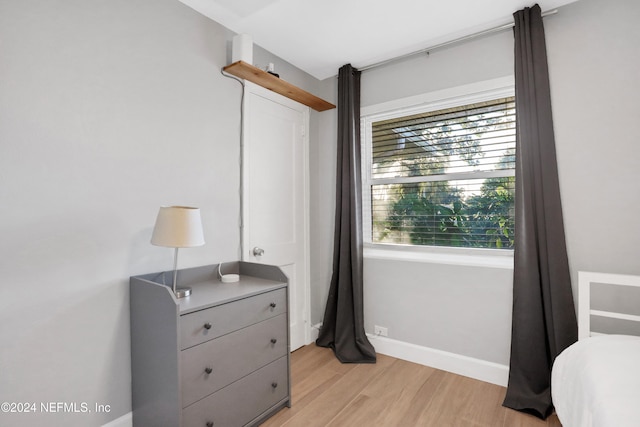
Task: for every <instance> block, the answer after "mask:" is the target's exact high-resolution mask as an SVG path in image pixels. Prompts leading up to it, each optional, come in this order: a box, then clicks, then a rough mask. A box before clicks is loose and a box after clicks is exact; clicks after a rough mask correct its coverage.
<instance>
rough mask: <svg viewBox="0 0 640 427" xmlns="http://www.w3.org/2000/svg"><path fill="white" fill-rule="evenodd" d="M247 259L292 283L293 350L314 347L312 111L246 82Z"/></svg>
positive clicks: (290, 308) (290, 312) (245, 203)
mask: <svg viewBox="0 0 640 427" xmlns="http://www.w3.org/2000/svg"><path fill="white" fill-rule="evenodd" d="M245 90H246V93H245V98H244V148H243V183H242V187H243V209H242V210H243V232H242V248H243V255H242V259H243V260H244V261H249V262H257V263H264V264H271V265H277V266H279V267H280V268H281V269H282V270H283V271H284V273H285V274H286V275H287V277H288V278H289V318H290V328H291V330H290V336H291V350H292V351H293V350H295V349H297V348H299V347H301V346H303V345H305V344H308V343H309V339H310V333H309V321H310V320H309V318H308V313H309V261H308V258H309V244H308V240H309V239H308V234H309V233H308V219H307V218H308V216H309V215H308V214H309V210H308V206H309V203H308V187H309V185H308V163H309V158H308V145H309V144H308V137H307V135H306V128H307V124H308V121H309V109H308V107H305V106H303V105H302V104H299V103H297V102H295V101H291V100H289V99H287V98H285V97H283V96H281V95H278V94H275V93H273V92H271V91H269V90H267V89H264V88H262V87H260V86H257V85H254V84H252V83H250V82H246V89H245Z"/></svg>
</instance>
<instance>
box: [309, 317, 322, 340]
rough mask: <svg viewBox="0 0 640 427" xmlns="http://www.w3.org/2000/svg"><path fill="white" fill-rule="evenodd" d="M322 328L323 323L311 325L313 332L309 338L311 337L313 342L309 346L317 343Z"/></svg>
mask: <svg viewBox="0 0 640 427" xmlns="http://www.w3.org/2000/svg"><path fill="white" fill-rule="evenodd" d="M320 328H322V322H320V323H316V324H315V325H311V332H310V334H309V336H310V337H311V341H310V342H309V344H311V343H314V342H316V340H317V339H318V334H319V333H320Z"/></svg>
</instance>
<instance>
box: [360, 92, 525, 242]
mask: <svg viewBox="0 0 640 427" xmlns="http://www.w3.org/2000/svg"><path fill="white" fill-rule="evenodd" d="M370 126H371V128H370V129H369V130H368V132H367V135H369V138H370V141H366V143H369V144H370V147H369V149H370V156H369V161H370V164H369V165H368V167H367V168H366V170H367V171H368V176H366V177H365V180H364V181H363V182H364V185H366V186H367V188H366V191H365V194H368V195H369V197H370V204H369V203H367V204H365V205H366V206H368V207H369V208H370V212H368V215H366V216H367V217H368V218H369V219H370V221H371V224H370V225H371V241H372V242H374V243H400V244H411V245H430V246H457V247H480V248H510V247H512V246H513V242H514V207H513V201H514V191H515V188H514V184H515V101H514V98H513V97H507V98H500V99H494V100H490V101H485V102H476V103H473V104H467V105H463V106H457V107H453V108H447V109H441V110H438V111H424V112H420V113H415V112H412V114H410V115H404V116H403V115H400V116H398V117H393V118H386V119H384V120H379V121H371V122H370Z"/></svg>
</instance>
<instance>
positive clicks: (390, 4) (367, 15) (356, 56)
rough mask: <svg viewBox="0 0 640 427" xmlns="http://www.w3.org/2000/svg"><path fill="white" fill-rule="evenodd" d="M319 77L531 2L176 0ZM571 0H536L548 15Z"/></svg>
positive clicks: (426, 43)
mask: <svg viewBox="0 0 640 427" xmlns="http://www.w3.org/2000/svg"><path fill="white" fill-rule="evenodd" d="M180 1H181V2H183V3H185V4H187V5H188V6H190V7H192V8H193V9H195V10H197V11H198V12H200V13H202V14H203V15H205V16H208V17H209V18H211V19H213V20H214V21H216V22H218V23H220V24H222V25H224V26H225V27H227V28H229V29H230V30H232V31H234V32H236V33H245V34H249V35H250V36H251V37H252V38H253V42H254V43H255V44H257V45H259V46H261V47H263V48H265V49H267V50H268V51H270V52H272V53H274V54H276V55H278V56H279V57H281V58H282V59H284V60H286V61H288V62H290V63H292V64H293V65H295V66H297V67H298V68H301V69H302V70H304V71H306V72H307V73H309V74H311V75H312V76H314V77H316V78H318V79H320V80H323V79H325V78H327V77H331V76H334V75H336V74H337V73H338V68H340V67H341V66H342V65H344V64H347V63H351V64H352V65H353V66H354V67H356V68H357V67H364V66H367V65H371V64H373V63H376V62H380V61H383V60H386V59H390V58H393V57H396V56H400V55H403V54H406V53H410V52H414V51H418V50H421V49H424V48H427V47H430V46H434V45H436V44H439V43H442V42H446V41H450V40H453V39H456V38H459V37H462V36H465V35H468V34H473V33H476V32H478V31H482V30H485V29H488V28H493V27H495V26H497V25H501V24H506V23H509V22H513V18H512V15H513V12H515V11H516V10H519V9H522V8H524V7H527V6H533V5H534V4H535V0H180ZM574 1H577V0H538V2H537V3H538V4H539V5H540V7H541V8H542V11H543V12H544V11H548V10H551V9H554V8H556V7H559V6H562V5H564V4H567V3H572V2H574Z"/></svg>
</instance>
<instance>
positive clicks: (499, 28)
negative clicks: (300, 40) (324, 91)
mask: <svg viewBox="0 0 640 427" xmlns="http://www.w3.org/2000/svg"><path fill="white" fill-rule="evenodd" d="M556 13H558V9H552V10H548V11H546V12H542V16H543V17H545V16H549V15H555V14H556ZM514 26H515V23H513V22H510V23H508V24H503V25H499V26H497V27H493V28H489V29H486V30H483V31H478V32H477V33H473V34H469V35H467V36H463V37H459V38H457V39H453V40H449V41H448V42H444V43H440V44H436V45H434V46H431V47H428V48H426V49H420V50H417V51H415V52H410V53H406V54H404V55H400V56H396V57H395V58H391V59H386V60H384V61H380V62H376V63H375V64H371V65H367V66H364V67H360V68H358V70H360V71H368V70H372V69H374V68H378V67H381V66H383V65H387V64H390V63H392V62H396V61H400V60H402V59H405V58H409V57H411V56H416V55H420V54H425V53H426V54H427V55H428V54H429V52H431V51H432V50H436V49H442V48H443V47H447V46H451V45H454V44H458V43H462V42H465V41H467V40H471V39H475V38H477V37H482V36H486V35H488V34H493V33H497V32H500V31H503V30H508V29H509V28H513V27H514Z"/></svg>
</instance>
